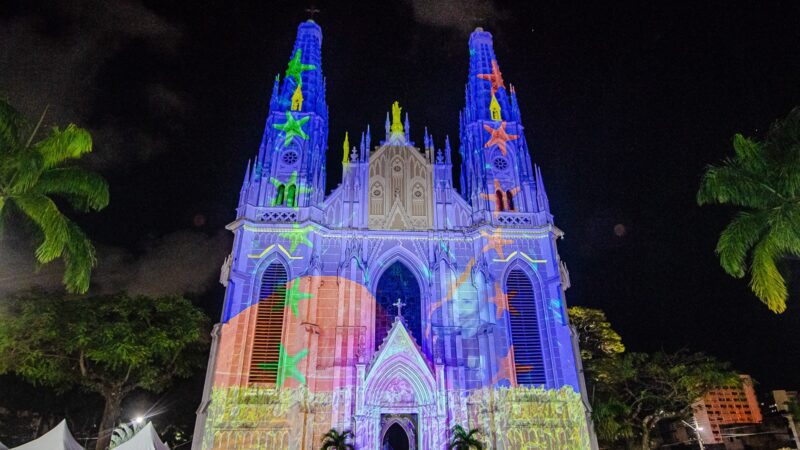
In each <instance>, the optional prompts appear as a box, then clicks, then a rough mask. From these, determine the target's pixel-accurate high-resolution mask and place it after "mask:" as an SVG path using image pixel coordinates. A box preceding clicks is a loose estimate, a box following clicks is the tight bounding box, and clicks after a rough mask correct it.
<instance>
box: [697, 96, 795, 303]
mask: <svg viewBox="0 0 800 450" xmlns="http://www.w3.org/2000/svg"><path fill="white" fill-rule="evenodd" d="M733 150H734V156H733V157H731V158H727V159H725V160H723V161H722V163H721V164H720V165H718V166H709V167H708V168H707V169H706V172H705V174H704V175H703V180H702V183H701V185H700V190H699V191H698V193H697V202H698V203H699V204H700V205H704V204H707V203H720V204H727V205H731V206H735V207H737V208H739V209H740V211H739V212H738V213H737V214H736V216H735V217H734V218H733V220H732V221H731V222H730V223H729V224H728V226H727V227H726V228H725V229H724V230H723V231H722V234H721V235H720V237H719V241H718V242H717V250H716V251H717V254H719V259H720V264H721V265H722V268H723V269H725V271H726V272H727V273H728V274H730V275H731V276H733V277H736V278H742V277H744V275H745V271H746V270H748V269H749V272H750V288H751V289H752V290H753V293H755V294H756V296H757V297H758V298H759V299H760V300H761V301H762V302H764V303H765V304H766V305H767V307H768V308H769V309H770V310H771V311H773V312H775V313H781V312H783V311H784V310H786V300H787V297H788V291H787V288H786V281H785V280H784V277H783V275H782V274H781V271H780V270H779V268H778V265H777V263H778V262H779V261H781V260H783V259H784V258H785V257H787V256H789V257H800V107H798V108H795V109H793V110H792V111H791V112H790V113H789V115H788V116H786V118H784V119H783V120H780V121H777V122H776V123H775V124H773V125H772V127H771V128H770V130H769V132H768V133H767V138H766V140H765V141H763V142H758V141H755V140H753V139H749V138H745V137H744V136H742V135H741V134H737V135H735V136H734V137H733ZM748 254H750V257H749V264H748Z"/></svg>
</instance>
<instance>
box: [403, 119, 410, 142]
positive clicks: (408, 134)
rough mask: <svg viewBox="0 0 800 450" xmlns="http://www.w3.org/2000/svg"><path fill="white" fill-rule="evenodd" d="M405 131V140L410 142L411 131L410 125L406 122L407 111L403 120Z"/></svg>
mask: <svg viewBox="0 0 800 450" xmlns="http://www.w3.org/2000/svg"><path fill="white" fill-rule="evenodd" d="M404 128H405V131H406V142H411V138H410V133H411V125H409V123H408V113H406V120H405V127H404Z"/></svg>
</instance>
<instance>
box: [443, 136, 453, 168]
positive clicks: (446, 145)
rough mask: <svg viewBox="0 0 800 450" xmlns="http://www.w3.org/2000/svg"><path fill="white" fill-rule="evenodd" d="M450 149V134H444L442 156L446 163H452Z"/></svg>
mask: <svg viewBox="0 0 800 450" xmlns="http://www.w3.org/2000/svg"><path fill="white" fill-rule="evenodd" d="M451 153H452V150H450V135H447V136H445V138H444V158H445V162H446V163H447V164H452V160H451V159H450V158H451V156H450V155H451Z"/></svg>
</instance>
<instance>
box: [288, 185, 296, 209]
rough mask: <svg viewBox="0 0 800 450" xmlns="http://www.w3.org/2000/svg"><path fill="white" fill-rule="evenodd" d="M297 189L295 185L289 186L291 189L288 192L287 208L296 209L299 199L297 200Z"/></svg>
mask: <svg viewBox="0 0 800 450" xmlns="http://www.w3.org/2000/svg"><path fill="white" fill-rule="evenodd" d="M296 190H297V189H296V188H295V186H294V184H290V185H289V189H287V190H286V206H288V207H290V208H294V206H295V204H296V202H297V199H296V198H295V192H296Z"/></svg>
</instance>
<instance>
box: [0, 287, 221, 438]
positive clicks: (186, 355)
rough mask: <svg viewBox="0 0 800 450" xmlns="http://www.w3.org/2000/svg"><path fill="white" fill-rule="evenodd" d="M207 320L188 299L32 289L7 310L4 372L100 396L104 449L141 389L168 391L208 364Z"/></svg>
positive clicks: (1, 335) (0, 329) (1, 324)
mask: <svg viewBox="0 0 800 450" xmlns="http://www.w3.org/2000/svg"><path fill="white" fill-rule="evenodd" d="M208 322H209V321H208V319H207V317H206V316H205V314H204V313H203V312H202V311H200V310H199V309H197V308H196V307H194V306H193V305H192V304H191V303H190V302H189V301H188V300H186V299H184V298H182V297H159V298H150V297H143V296H137V297H132V296H130V295H128V294H126V293H119V294H115V295H106V296H98V297H84V298H72V297H64V296H48V295H35V294H30V295H26V296H22V297H18V298H15V299H12V300H10V301H8V302H6V304H4V305H3V310H2V311H0V373H5V372H7V371H13V372H15V373H16V374H18V375H19V376H21V377H23V378H25V379H27V380H29V381H31V382H33V383H34V384H40V385H45V386H52V387H55V388H57V389H62V390H66V389H69V388H70V387H72V386H80V387H82V388H84V389H86V390H87V391H91V392H96V393H98V394H100V395H101V396H102V397H103V399H104V401H105V407H104V409H103V416H102V420H101V421H100V428H99V431H98V432H99V435H98V439H97V446H96V448H97V449H98V450H101V449H105V448H106V447H107V446H108V444H109V440H110V438H111V430H112V429H113V428H114V423H115V422H116V420H117V419H118V417H119V415H120V409H121V404H122V401H123V399H125V397H126V396H127V395H128V394H130V393H131V392H132V391H133V390H135V389H138V388H141V389H146V390H149V391H153V392H159V391H162V390H163V389H165V388H166V387H167V386H168V385H169V384H170V382H171V381H172V379H173V378H174V377H182V376H188V375H189V374H191V373H192V371H193V369H195V368H197V367H201V366H202V365H203V363H204V361H205V357H206V351H205V350H206V349H205V343H206V336H207V333H206V330H207V328H208Z"/></svg>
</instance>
